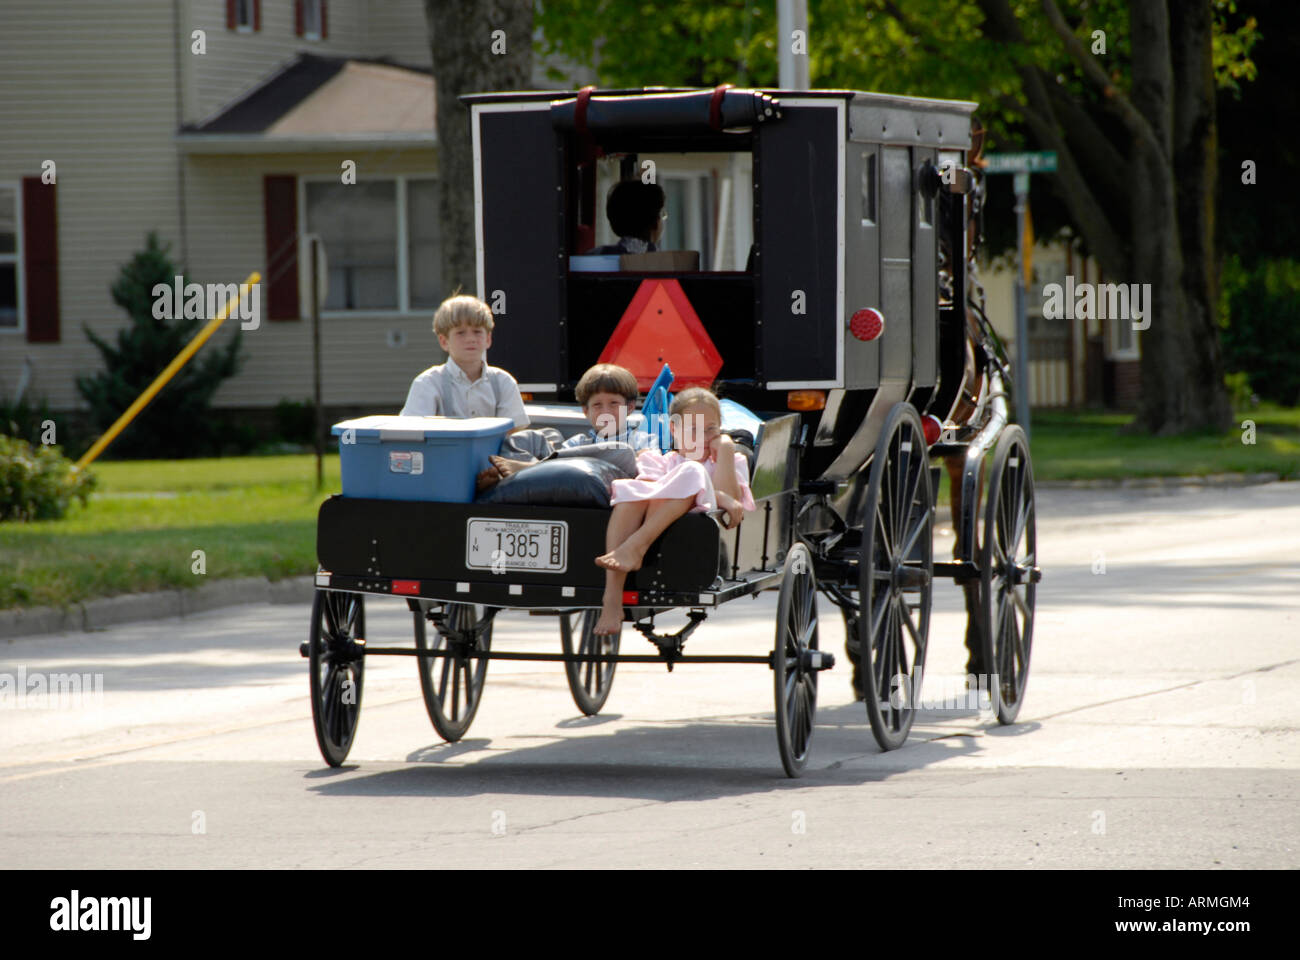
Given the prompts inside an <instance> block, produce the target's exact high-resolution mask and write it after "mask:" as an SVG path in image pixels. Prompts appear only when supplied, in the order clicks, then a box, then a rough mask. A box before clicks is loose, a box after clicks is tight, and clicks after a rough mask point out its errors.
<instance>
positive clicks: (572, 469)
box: [476, 457, 626, 507]
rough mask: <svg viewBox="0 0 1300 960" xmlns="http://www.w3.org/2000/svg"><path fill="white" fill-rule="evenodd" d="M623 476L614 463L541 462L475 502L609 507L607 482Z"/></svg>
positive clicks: (578, 459) (579, 460)
mask: <svg viewBox="0 0 1300 960" xmlns="http://www.w3.org/2000/svg"><path fill="white" fill-rule="evenodd" d="M625 477H626V474H624V473H623V471H621V470H619V469H618V468H617V467H615V466H614V465H613V464H611V463H606V462H605V461H604V460H596V459H593V458H591V457H564V458H563V459H557V460H544V461H542V462H541V463H538V464H534V465H533V466H531V467H529V468H528V469H526V470H520V471H519V472H518V473H516V474H515V475H514V476H511V477H507V478H506V479H505V480H502V481H500V482H499V483H497V484H496V485H495V486H493V487H491V488H489V489H488V490H487V491H486V492H485V493H483V494H482V495H481V496H479V498H478V499H477V501H476V502H477V503H533V504H546V505H549V506H553V507H608V506H609V491H610V482H611V481H613V480H619V479H624V478H625Z"/></svg>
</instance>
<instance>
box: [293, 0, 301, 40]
mask: <svg viewBox="0 0 1300 960" xmlns="http://www.w3.org/2000/svg"><path fill="white" fill-rule="evenodd" d="M293 32H294V34H295V36H299V37H301V36H302V0H293Z"/></svg>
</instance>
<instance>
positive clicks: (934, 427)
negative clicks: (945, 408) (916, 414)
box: [921, 413, 943, 446]
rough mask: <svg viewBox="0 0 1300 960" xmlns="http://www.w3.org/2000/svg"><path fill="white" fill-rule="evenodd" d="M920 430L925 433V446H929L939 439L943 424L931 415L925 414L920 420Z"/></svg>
mask: <svg viewBox="0 0 1300 960" xmlns="http://www.w3.org/2000/svg"><path fill="white" fill-rule="evenodd" d="M921 429H922V430H924V431H925V444H926V446H929V445H930V444H932V443H934V442H935V441H937V440H938V439H939V435H940V434H941V433H943V424H942V423H940V422H939V418H938V417H936V416H935V415H934V414H933V413H927V414H926V415H925V416H923V417H922V418H921Z"/></svg>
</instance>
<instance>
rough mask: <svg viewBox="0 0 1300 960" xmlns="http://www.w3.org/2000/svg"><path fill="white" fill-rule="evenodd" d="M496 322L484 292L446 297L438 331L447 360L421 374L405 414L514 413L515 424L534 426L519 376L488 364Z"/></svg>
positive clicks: (435, 328)
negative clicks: (529, 419) (520, 389)
mask: <svg viewBox="0 0 1300 960" xmlns="http://www.w3.org/2000/svg"><path fill="white" fill-rule="evenodd" d="M492 327H493V322H492V309H491V308H490V307H489V306H488V305H487V304H486V303H484V302H483V301H482V300H480V299H479V298H478V297H471V296H466V295H461V296H455V297H449V298H447V299H446V300H444V301H443V302H442V304H441V305H440V306H439V307H438V311H437V312H436V313H435V314H434V315H433V332H434V333H435V334H436V335H437V337H438V345H439V346H440V347H442V349H443V350H445V351H447V362H446V363H440V364H437V365H436V366H432V367H430V368H429V369H428V370H425V371H424V372H423V373H421V374H419V375H418V376H417V377H416V378H415V380H414V381H413V382H412V383H411V389H410V392H409V393H407V395H406V405H405V406H404V407H402V416H404V417H420V416H441V417H509V418H510V419H511V420H513V421H514V424H515V429H520V428H522V427H526V426H528V414H527V413H525V412H524V401H523V398H522V397H520V396H519V385H518V384H517V383H516V382H515V378H514V377H512V376H510V374H509V373H507V372H506V371H504V370H502V369H501V368H500V367H490V366H488V363H487V350H488V347H490V346H492Z"/></svg>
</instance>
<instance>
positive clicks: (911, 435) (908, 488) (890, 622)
mask: <svg viewBox="0 0 1300 960" xmlns="http://www.w3.org/2000/svg"><path fill="white" fill-rule="evenodd" d="M928 461H929V458H928V456H927V454H926V442H925V434H924V432H923V430H922V427H921V418H920V416H919V415H918V414H917V412H916V410H915V408H913V407H912V405H911V404H908V403H896V404H894V406H893V408H892V409H891V410H890V411H889V416H888V417H887V418H886V420H885V425H884V427H883V428H882V429H881V432H880V439H879V440H878V441H877V442H876V450H875V454H874V456H873V458H872V461H871V473H870V479H869V481H868V484H867V496H866V501H865V504H864V510H863V521H862V553H861V556H860V558H859V561H858V596H859V598H860V601H861V606H860V608H859V611H860V612H859V615H858V648H859V650H860V652H861V657H862V660H863V664H862V666H863V670H862V677H863V680H864V681H865V683H864V688H865V689H864V692H865V693H866V699H867V716H868V718H869V719H870V720H871V732H872V733H873V734H875V737H876V742H877V743H879V744H880V747H881V749H883V750H893V749H896V748H897V747H900V746H902V745H903V743H904V742H905V741H906V740H907V734H908V732H909V731H910V730H911V728H912V721H913V720H914V719H915V717H916V702H917V700H918V699H919V695H920V690H919V689H917V687H918V686H919V685H920V682H921V676H922V672H923V669H924V666H925V653H926V647H927V645H928V638H929V634H930V604H931V600H932V599H933V588H934V490H933V488H932V487H931V485H930V469H929V462H928Z"/></svg>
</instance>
